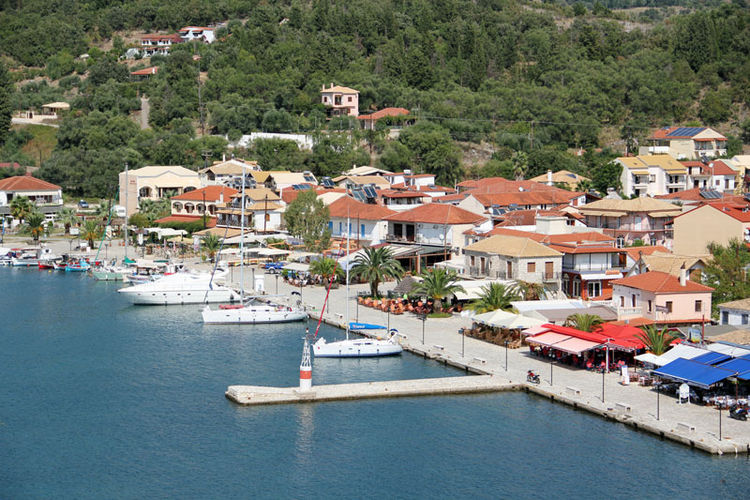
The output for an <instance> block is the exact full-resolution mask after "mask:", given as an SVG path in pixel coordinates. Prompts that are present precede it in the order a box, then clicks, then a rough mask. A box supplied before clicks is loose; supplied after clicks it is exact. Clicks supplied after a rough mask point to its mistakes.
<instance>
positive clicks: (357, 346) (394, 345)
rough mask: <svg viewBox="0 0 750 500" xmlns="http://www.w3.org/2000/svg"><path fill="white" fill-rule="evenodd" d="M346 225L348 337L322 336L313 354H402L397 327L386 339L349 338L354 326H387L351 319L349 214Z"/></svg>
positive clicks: (366, 327)
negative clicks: (356, 321)
mask: <svg viewBox="0 0 750 500" xmlns="http://www.w3.org/2000/svg"><path fill="white" fill-rule="evenodd" d="M346 226H347V234H346V256H347V262H346V339H345V340H339V341H337V342H330V343H329V342H326V339H324V338H323V337H320V338H319V339H318V340H317V341H316V342H315V343H314V344H313V354H314V355H315V357H316V358H369V357H376V356H393V355H395V354H401V352H402V351H403V350H404V349H403V347H401V344H399V343H398V339H397V337H398V335H397V333H398V332H397V331H396V330H395V329H392V330H391V331H390V332H389V335H388V338H386V339H379V338H375V339H373V338H356V339H355V338H351V339H350V338H349V330H350V329H352V327H354V329H359V330H372V329H385V327H384V326H380V325H369V324H364V323H351V322H350V321H349V268H350V267H351V263H350V262H349V258H348V257H349V243H350V236H351V224H350V222H349V216H348V215H347V217H346ZM324 307H325V305H324ZM358 326H359V328H358ZM316 333H317V332H316Z"/></svg>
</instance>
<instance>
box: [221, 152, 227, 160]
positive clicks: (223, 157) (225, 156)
mask: <svg viewBox="0 0 750 500" xmlns="http://www.w3.org/2000/svg"><path fill="white" fill-rule="evenodd" d="M221 161H227V154H226V153H221Z"/></svg>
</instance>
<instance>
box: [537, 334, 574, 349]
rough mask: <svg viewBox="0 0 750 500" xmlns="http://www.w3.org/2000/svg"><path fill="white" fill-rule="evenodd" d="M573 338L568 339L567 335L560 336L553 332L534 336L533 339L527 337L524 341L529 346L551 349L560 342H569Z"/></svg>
mask: <svg viewBox="0 0 750 500" xmlns="http://www.w3.org/2000/svg"><path fill="white" fill-rule="evenodd" d="M572 338H573V337H570V336H568V335H562V334H559V333H554V332H548V333H542V334H541V335H535V336H534V337H528V338H527V339H526V342H528V343H529V344H537V345H541V346H545V347H552V346H554V345H555V344H557V343H558V342H562V341H563V340H570V339H572Z"/></svg>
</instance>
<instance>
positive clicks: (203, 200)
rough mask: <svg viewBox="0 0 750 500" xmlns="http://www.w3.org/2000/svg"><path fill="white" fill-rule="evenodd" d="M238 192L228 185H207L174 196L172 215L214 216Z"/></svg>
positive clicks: (172, 199)
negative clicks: (205, 214)
mask: <svg viewBox="0 0 750 500" xmlns="http://www.w3.org/2000/svg"><path fill="white" fill-rule="evenodd" d="M237 193H238V191H237V190H236V189H233V188H231V187H228V186H206V187H204V188H200V189H195V190H193V191H188V192H187V193H183V194H181V195H178V196H173V197H172V198H171V202H172V215H193V216H195V215H198V216H202V215H203V214H204V213H207V214H208V215H210V216H212V217H214V216H216V212H217V211H218V210H219V209H221V208H224V206H225V205H226V204H227V203H229V202H230V200H231V199H232V197H233V196H235V195H236V194H237Z"/></svg>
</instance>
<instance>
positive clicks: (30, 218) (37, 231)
mask: <svg viewBox="0 0 750 500" xmlns="http://www.w3.org/2000/svg"><path fill="white" fill-rule="evenodd" d="M26 228H27V230H28V231H29V232H30V233H31V237H32V238H33V239H34V241H35V242H38V241H39V236H41V235H42V233H43V232H44V215H42V214H41V213H40V212H37V211H36V210H34V211H33V212H30V213H29V214H28V215H27V216H26Z"/></svg>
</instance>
